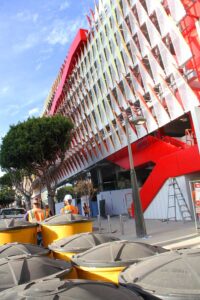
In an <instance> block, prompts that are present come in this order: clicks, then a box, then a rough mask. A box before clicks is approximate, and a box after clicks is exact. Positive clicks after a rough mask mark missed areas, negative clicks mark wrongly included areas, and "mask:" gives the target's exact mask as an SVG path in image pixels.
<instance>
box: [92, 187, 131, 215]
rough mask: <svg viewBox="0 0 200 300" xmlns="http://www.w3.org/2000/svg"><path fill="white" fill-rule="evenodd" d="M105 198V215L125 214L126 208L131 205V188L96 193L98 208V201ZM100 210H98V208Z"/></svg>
mask: <svg viewBox="0 0 200 300" xmlns="http://www.w3.org/2000/svg"><path fill="white" fill-rule="evenodd" d="M103 199H105V203H106V204H105V211H106V215H110V216H112V215H120V214H127V210H128V208H129V207H130V205H131V201H132V197H131V189H123V190H114V191H106V192H101V193H99V194H98V195H97V203H98V209H99V201H100V200H103ZM99 211H100V210H99Z"/></svg>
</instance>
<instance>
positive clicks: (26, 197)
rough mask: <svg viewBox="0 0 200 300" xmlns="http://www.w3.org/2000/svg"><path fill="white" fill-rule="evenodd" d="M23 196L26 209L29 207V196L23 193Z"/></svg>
mask: <svg viewBox="0 0 200 300" xmlns="http://www.w3.org/2000/svg"><path fill="white" fill-rule="evenodd" d="M24 197H25V205H26V210H29V209H31V196H30V195H24Z"/></svg>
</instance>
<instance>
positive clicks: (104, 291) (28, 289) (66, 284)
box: [0, 278, 143, 300]
mask: <svg viewBox="0 0 200 300" xmlns="http://www.w3.org/2000/svg"><path fill="white" fill-rule="evenodd" d="M0 297H1V300H13V299H15V300H21V299H33V300H34V299H35V300H36V299H44V300H55V299H60V300H65V299H74V300H75V299H80V300H110V299H115V300H122V299H123V300H143V298H142V297H141V296H139V295H137V294H136V293H135V292H133V291H131V290H129V289H126V288H124V287H120V286H116V285H114V284H108V283H105V282H95V281H87V280H65V281H61V280H60V279H59V278H56V279H55V278H54V279H49V280H48V279H47V280H37V281H34V282H31V284H30V283H28V284H23V285H20V286H16V287H14V288H11V289H8V290H5V291H3V292H1V293H0Z"/></svg>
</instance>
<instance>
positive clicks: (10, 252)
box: [0, 243, 50, 258]
mask: <svg viewBox="0 0 200 300" xmlns="http://www.w3.org/2000/svg"><path fill="white" fill-rule="evenodd" d="M49 253H50V250H49V249H47V248H43V247H40V246H37V245H33V244H24V243H8V244H5V245H2V246H0V258H5V257H10V256H16V255H32V256H47V255H48V254H49Z"/></svg>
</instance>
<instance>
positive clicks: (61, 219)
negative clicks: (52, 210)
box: [41, 214, 92, 247]
mask: <svg viewBox="0 0 200 300" xmlns="http://www.w3.org/2000/svg"><path fill="white" fill-rule="evenodd" d="M41 225H42V238H43V245H44V247H47V246H48V245H50V244H51V243H53V242H54V241H57V240H60V239H62V238H64V237H68V236H71V235H73V234H76V233H82V232H92V220H90V219H86V218H84V217H82V216H79V215H72V214H67V215H58V216H53V217H51V218H49V219H46V220H44V221H43V222H42V223H41Z"/></svg>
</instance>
